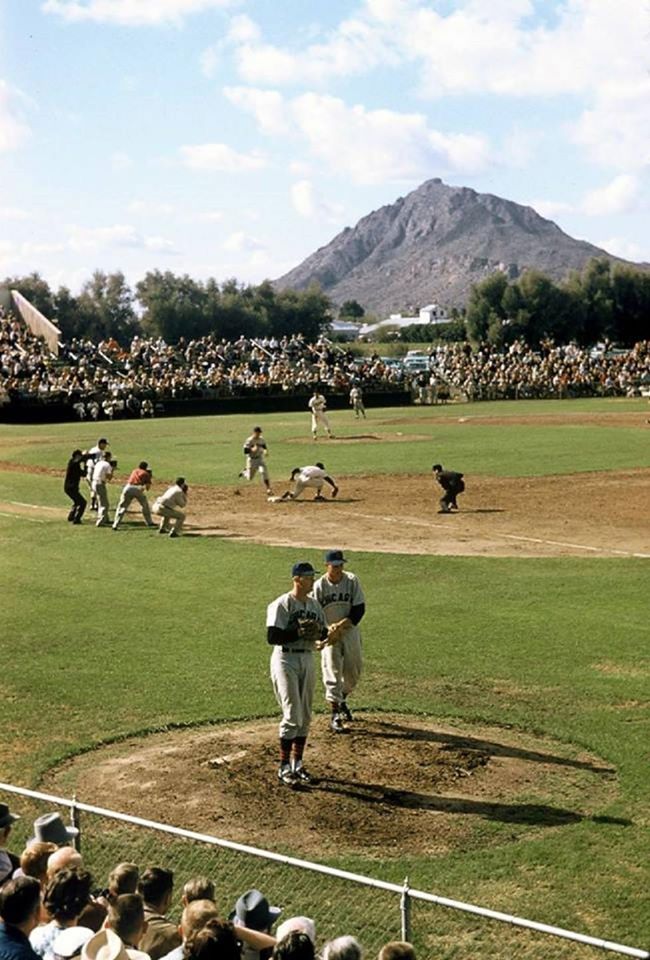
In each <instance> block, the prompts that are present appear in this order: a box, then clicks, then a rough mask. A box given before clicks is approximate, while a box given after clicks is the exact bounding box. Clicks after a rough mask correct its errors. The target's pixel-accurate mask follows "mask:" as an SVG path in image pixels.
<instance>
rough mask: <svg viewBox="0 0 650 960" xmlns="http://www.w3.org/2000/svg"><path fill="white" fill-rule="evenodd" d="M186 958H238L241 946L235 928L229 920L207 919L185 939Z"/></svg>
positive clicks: (191, 959) (189, 959)
mask: <svg viewBox="0 0 650 960" xmlns="http://www.w3.org/2000/svg"><path fill="white" fill-rule="evenodd" d="M184 957H185V958H186V960H239V958H240V957H241V947H240V945H239V941H238V940H237V935H236V933H235V928H234V927H233V925H232V923H230V921H229V920H219V919H218V918H215V919H213V920H208V922H207V923H206V925H205V926H204V927H203V928H202V929H201V930H199V932H198V933H197V934H196V935H195V936H194V937H192V938H191V939H190V940H188V941H187V943H186V945H185V950H184Z"/></svg>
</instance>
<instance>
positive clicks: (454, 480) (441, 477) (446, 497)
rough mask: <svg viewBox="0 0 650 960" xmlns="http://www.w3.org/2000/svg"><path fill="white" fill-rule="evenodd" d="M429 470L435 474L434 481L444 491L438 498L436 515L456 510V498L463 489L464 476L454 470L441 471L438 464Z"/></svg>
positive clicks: (440, 465)
mask: <svg viewBox="0 0 650 960" xmlns="http://www.w3.org/2000/svg"><path fill="white" fill-rule="evenodd" d="M431 469H432V470H433V472H434V473H435V479H436V480H437V481H438V483H439V484H440V486H441V487H442V489H443V490H444V491H445V492H444V494H443V495H442V496H441V497H440V510H438V513H451V511H452V510H458V504H457V503H456V497H457V496H458V494H459V493H462V492H463V490H464V489H465V481H464V480H463V476H464V474H462V473H456V472H455V471H454V470H443V469H442V464H440V463H434V465H433V466H432V467H431Z"/></svg>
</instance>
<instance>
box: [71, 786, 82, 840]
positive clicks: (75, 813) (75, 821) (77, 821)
mask: <svg viewBox="0 0 650 960" xmlns="http://www.w3.org/2000/svg"><path fill="white" fill-rule="evenodd" d="M70 825H71V826H72V827H74V828H75V830H76V831H77V835H76V836H75V838H74V840H73V845H74V848H75V850H76V851H77V852H78V853H81V818H80V816H79V810H78V809H77V795H76V793H73V794H72V805H71V807H70Z"/></svg>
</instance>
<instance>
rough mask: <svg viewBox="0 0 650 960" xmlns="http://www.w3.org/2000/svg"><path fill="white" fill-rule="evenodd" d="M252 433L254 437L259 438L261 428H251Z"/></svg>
mask: <svg viewBox="0 0 650 960" xmlns="http://www.w3.org/2000/svg"><path fill="white" fill-rule="evenodd" d="M253 433H254V434H255V436H256V437H259V436H260V434H261V433H262V428H261V427H253Z"/></svg>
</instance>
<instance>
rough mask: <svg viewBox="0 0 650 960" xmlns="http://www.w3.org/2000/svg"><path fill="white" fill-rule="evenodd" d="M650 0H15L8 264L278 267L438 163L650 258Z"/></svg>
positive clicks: (2, 202) (7, 150)
mask: <svg viewBox="0 0 650 960" xmlns="http://www.w3.org/2000/svg"><path fill="white" fill-rule="evenodd" d="M649 38H650V4H648V3H647V2H645V0H489V2H488V0H429V2H424V0H358V2H347V3H344V2H342V0H328V2H309V0H302V2H298V0H0V277H1V276H5V275H7V274H22V273H28V272H32V271H33V270H37V271H39V272H41V273H42V274H43V275H44V276H45V277H46V278H47V279H48V280H49V281H50V283H52V284H53V285H55V286H58V285H59V284H65V285H66V286H69V287H70V288H71V289H72V290H73V291H76V290H78V289H79V287H80V286H81V284H82V283H83V282H84V281H85V280H86V279H88V278H89V276H90V275H91V273H92V271H93V270H95V269H103V270H117V269H120V270H123V271H124V273H125V274H126V276H127V278H128V279H129V281H131V282H136V281H137V280H138V279H140V278H142V277H143V276H144V274H145V273H146V272H147V270H152V269H156V268H157V269H161V270H172V271H173V272H175V273H184V272H187V273H190V274H191V275H193V276H195V277H207V276H214V277H216V278H217V279H218V280H220V281H222V280H224V279H226V278H228V277H233V276H234V277H237V278H238V279H240V280H245V281H250V282H258V281H260V280H262V279H263V278H264V277H272V278H273V277H276V276H279V275H280V274H282V273H284V272H285V271H286V270H288V269H290V268H291V267H293V266H295V265H297V264H298V263H299V262H300V261H301V260H302V259H303V258H304V257H305V256H307V255H308V254H310V253H312V252H313V251H314V250H315V249H316V248H317V247H319V246H322V245H324V244H326V243H327V242H329V240H330V239H331V238H332V237H333V236H334V235H335V234H336V233H338V232H339V231H340V230H341V229H342V228H343V227H345V226H353V225H354V224H355V223H356V222H357V220H358V219H360V218H361V217H362V216H364V215H366V214H367V213H369V212H370V211H371V210H373V209H376V208H377V207H379V206H381V205H383V204H386V203H391V202H392V201H393V200H395V199H396V198H397V197H398V196H403V195H404V194H406V193H408V192H409V191H410V190H412V189H414V188H415V187H417V186H418V185H419V184H420V183H421V182H423V181H424V180H426V179H428V178H430V177H442V179H443V180H445V182H447V183H450V184H454V185H465V186H470V187H473V188H474V189H476V190H478V191H480V192H487V193H495V194H498V195H500V196H503V197H506V198H508V199H511V200H516V201H517V202H519V203H526V204H531V205H532V206H534V207H535V208H536V209H537V210H538V211H539V212H540V213H541V214H542V215H544V216H548V217H550V218H551V219H553V220H555V221H556V222H557V223H558V224H559V225H560V226H561V227H562V228H563V229H564V230H566V232H567V233H570V234H571V235H573V236H576V237H579V238H584V239H586V240H589V241H591V242H592V243H596V244H597V245H599V246H603V247H605V249H607V250H609V251H610V252H612V253H616V254H618V255H620V256H624V257H626V258H629V259H633V260H648V261H650V231H649V229H648V223H649V221H650V217H649V200H648V185H649V182H650V175H649V171H648V168H649V164H650V74H649V72H648V63H649V57H648V51H649V49H650V39H649Z"/></svg>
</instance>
